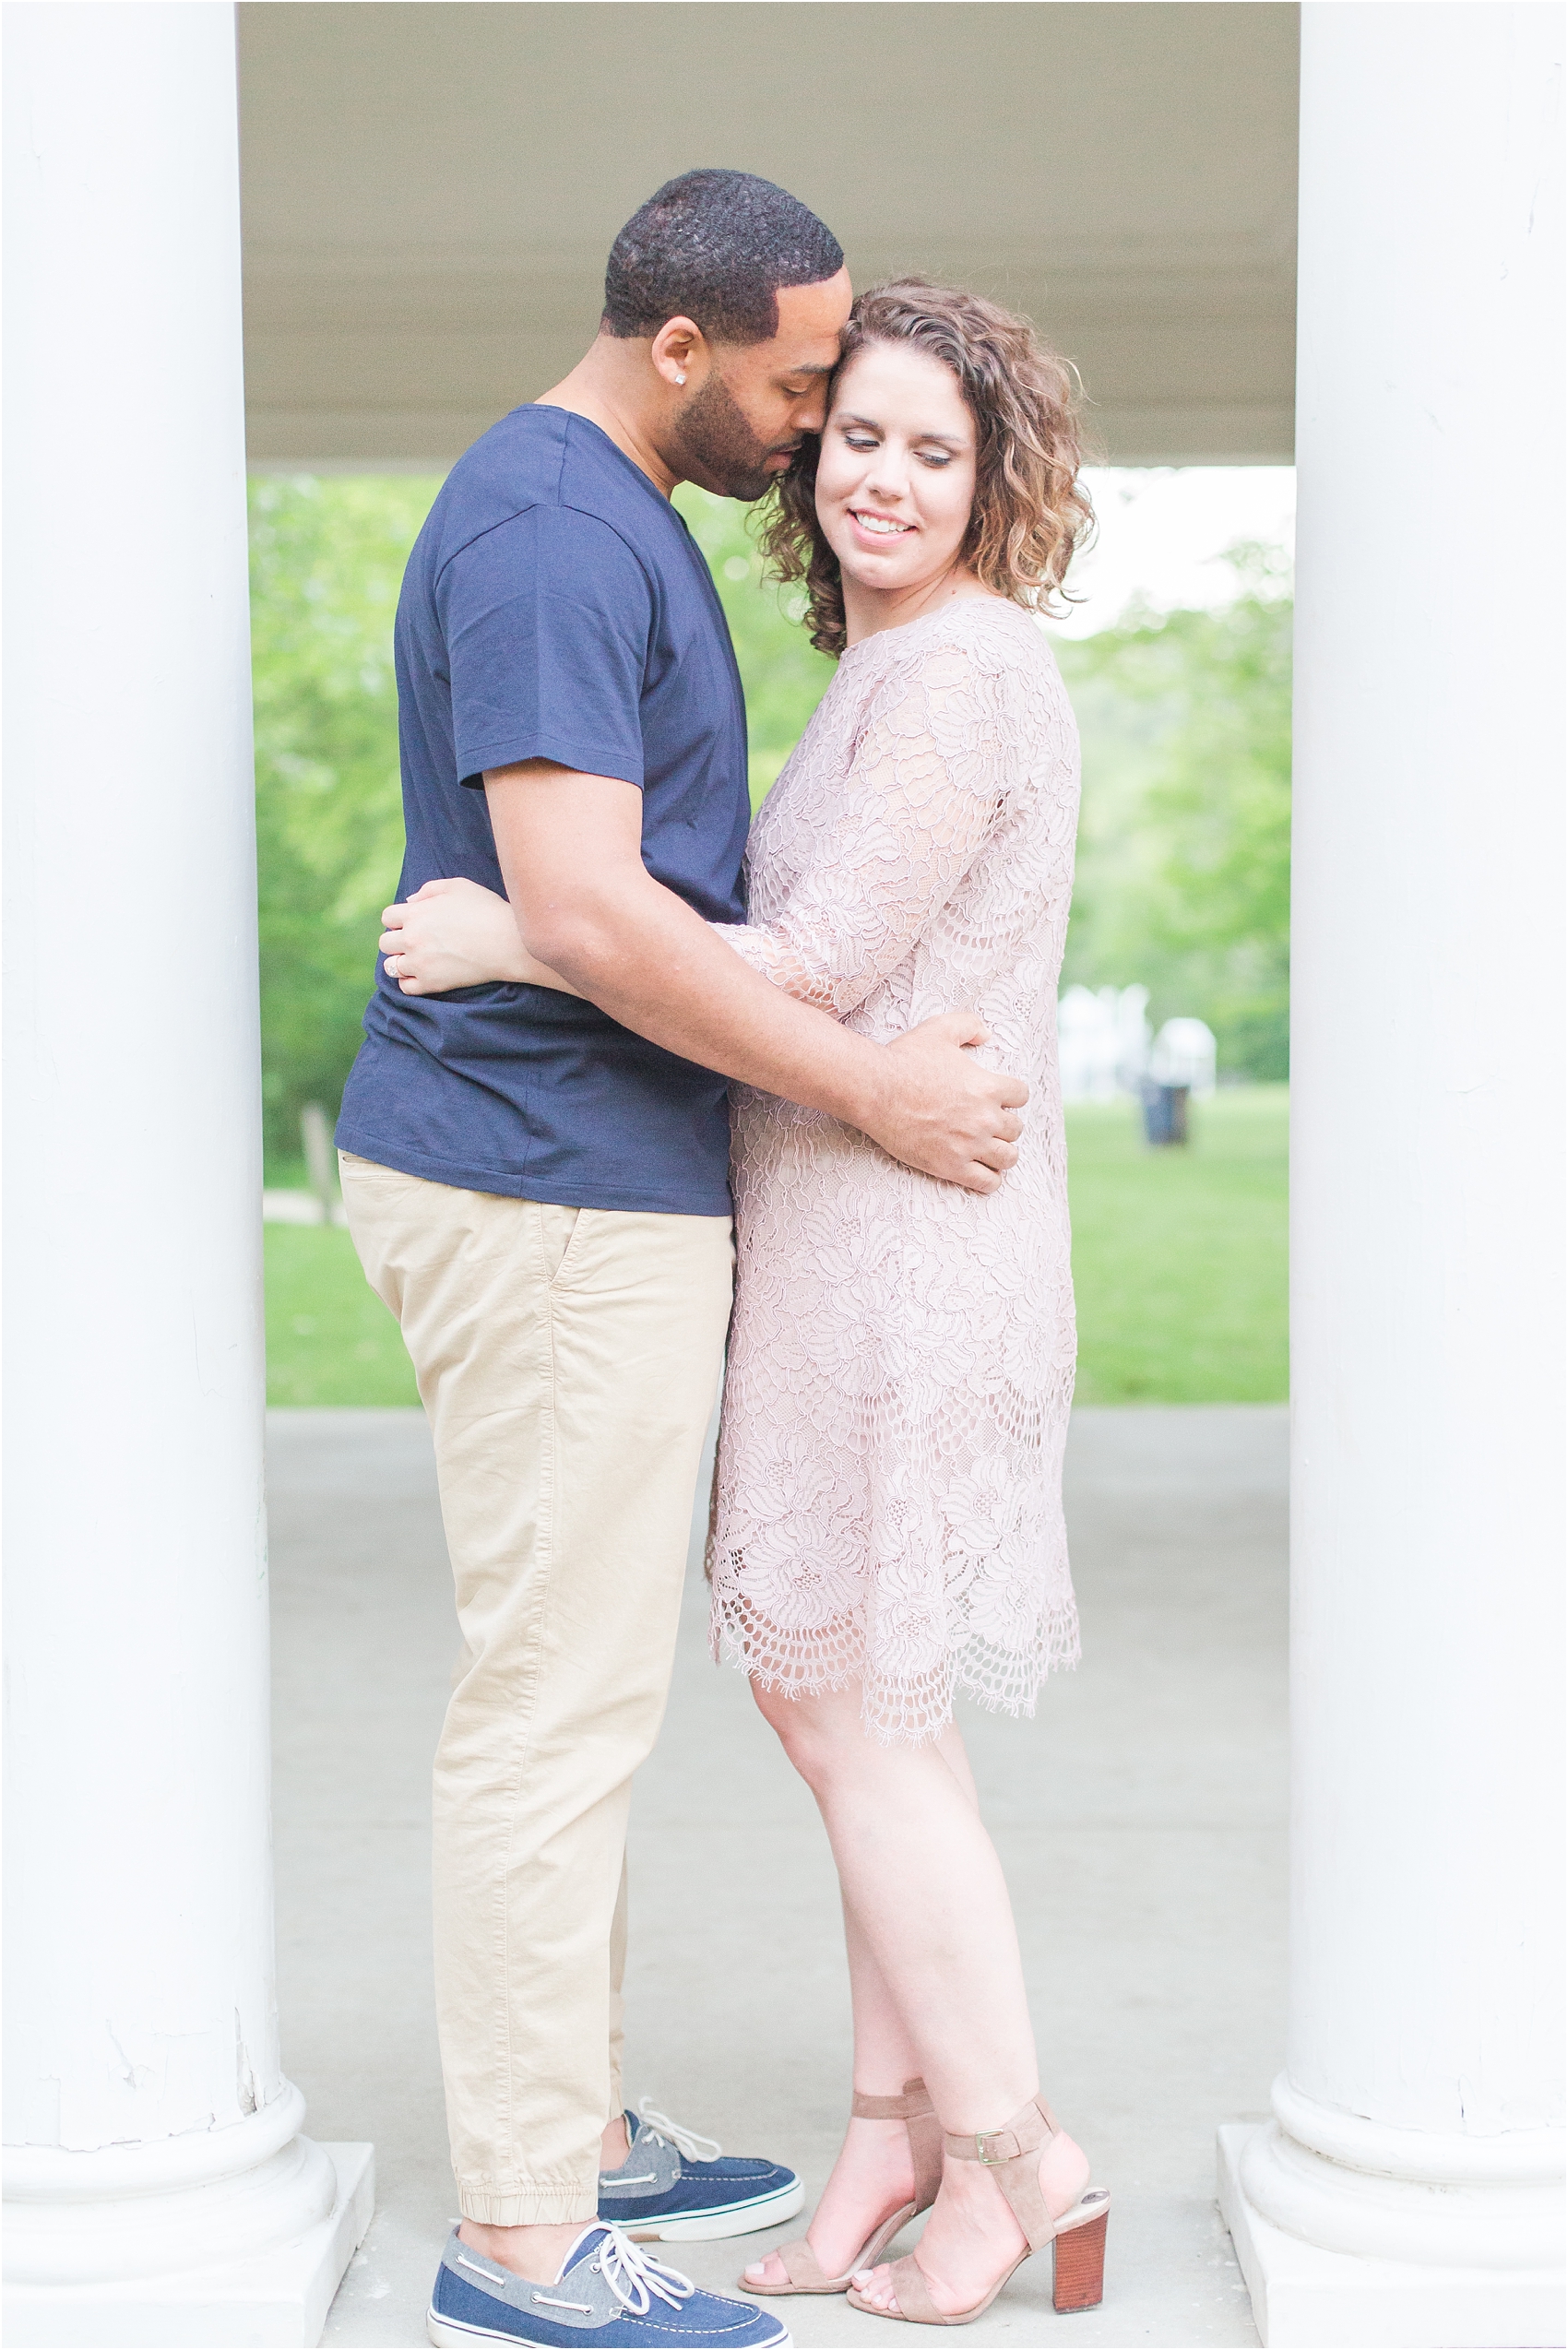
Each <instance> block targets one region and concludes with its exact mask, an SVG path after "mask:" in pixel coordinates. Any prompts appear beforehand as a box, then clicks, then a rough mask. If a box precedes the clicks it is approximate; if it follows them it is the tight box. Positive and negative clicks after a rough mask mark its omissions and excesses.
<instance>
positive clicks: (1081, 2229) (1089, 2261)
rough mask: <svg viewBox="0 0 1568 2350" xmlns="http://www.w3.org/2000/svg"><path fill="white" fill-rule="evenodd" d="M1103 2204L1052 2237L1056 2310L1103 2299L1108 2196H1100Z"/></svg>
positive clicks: (1092, 2305)
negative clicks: (1096, 2211) (1096, 2212)
mask: <svg viewBox="0 0 1568 2350" xmlns="http://www.w3.org/2000/svg"><path fill="white" fill-rule="evenodd" d="M1085 2200H1086V2201H1088V2200H1090V2199H1088V2198H1086V2199H1085ZM1104 2206H1105V2207H1104V2209H1102V2210H1101V2211H1100V2212H1099V2215H1098V2216H1097V2217H1096V2218H1094V2219H1086V2220H1080V2221H1079V2223H1078V2225H1076V2227H1069V2228H1064V2229H1063V2232H1062V2233H1061V2235H1059V2236H1057V2237H1054V2238H1053V2239H1052V2250H1053V2252H1054V2254H1055V2270H1056V2273H1055V2278H1054V2281H1053V2284H1052V2288H1051V2306H1052V2307H1053V2308H1056V2309H1059V2310H1062V2311H1066V2310H1068V2309H1098V2308H1099V2305H1100V2303H1101V2302H1102V2301H1103V2300H1104V2298H1105V2230H1106V2226H1107V2225H1108V2223H1109V2221H1110V2218H1111V2207H1110V2197H1109V2196H1107V2197H1106V2198H1105V2199H1104Z"/></svg>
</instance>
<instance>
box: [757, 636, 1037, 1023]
mask: <svg viewBox="0 0 1568 2350" xmlns="http://www.w3.org/2000/svg"><path fill="white" fill-rule="evenodd" d="M1013 698H1014V697H1013V695H1012V694H1011V693H1010V691H1009V683H1008V680H1007V677H1006V676H1005V674H1004V673H997V672H995V671H991V672H988V671H983V670H980V669H979V668H978V667H977V666H976V664H975V662H974V659H973V658H972V656H971V655H970V654H968V652H965V651H963V650H959V649H955V650H952V651H947V652H944V653H940V654H937V655H935V656H933V657H932V658H931V659H928V660H925V661H923V662H921V665H920V667H919V668H918V669H917V670H915V671H910V672H903V673H899V674H897V675H896V676H895V677H893V678H891V679H890V680H889V681H888V682H887V683H886V684H885V686H884V687H883V688H882V690H881V691H880V693H878V694H876V695H875V697H874V698H873V701H872V704H871V706H870V708H869V709H868V711H867V714H866V720H865V723H864V726H863V727H862V730H861V734H860V736H859V738H858V740H857V742H856V745H855V752H854V756H853V759H852V761H851V764H850V766H849V773H848V775H847V776H846V777H845V778H844V785H843V792H842V797H841V800H840V801H839V804H838V809H837V814H836V816H835V817H834V819H833V820H832V821H831V823H829V824H827V825H822V826H820V827H818V828H816V829H815V831H814V837H812V838H811V839H810V840H809V841H805V842H801V843H799V844H796V850H797V854H796V859H795V860H794V861H796V863H797V865H798V869H799V878H798V879H797V880H796V882H795V883H794V884H793V885H792V886H791V888H790V892H789V895H788V897H787V899H786V902H785V904H784V906H783V908H782V909H781V910H780V912H779V913H778V916H777V918H776V919H775V920H772V921H769V922H766V923H747V924H745V925H744V926H742V925H740V924H733V923H716V924H715V925H714V927H715V928H716V929H717V930H718V932H719V936H720V937H721V938H722V939H724V940H726V941H727V942H728V944H730V945H731V946H732V947H733V948H734V949H735V951H736V953H737V954H739V955H744V957H745V959H746V961H747V962H748V963H750V964H752V965H753V967H754V968H755V969H756V970H758V971H760V972H761V973H762V975H763V977H764V978H765V979H771V980H772V981H773V984H774V985H775V987H779V988H782V989H783V990H784V991H786V993H788V994H790V995H794V996H799V997H800V998H801V1000H802V1002H803V1003H811V1004H814V1005H815V1006H816V1007H817V1009H818V1010H819V1011H824V1012H831V1013H832V1014H834V1015H835V1016H836V1017H837V1018H840V1019H841V1018H843V1016H844V1015H846V1014H847V1013H849V1012H852V1011H854V1010H855V1008H856V1006H857V1005H859V1004H861V1003H863V1002H864V1001H865V999H866V997H867V996H868V995H870V994H871V992H872V991H873V988H875V987H877V986H878V985H879V984H880V983H881V982H882V980H884V979H886V978H887V977H888V976H889V974H890V973H892V972H893V971H896V970H897V967H898V966H899V964H900V963H901V962H902V961H903V960H904V958H905V956H906V955H908V954H909V950H910V948H911V947H912V946H913V945H914V944H916V942H917V941H918V940H919V939H920V937H921V934H922V932H924V931H925V930H926V929H927V928H928V927H929V925H930V924H931V922H932V920H933V919H934V917H935V916H936V915H937V914H938V913H939V912H940V910H941V908H943V907H944V905H945V904H946V902H947V900H948V899H949V898H950V897H951V896H952V895H953V892H954V890H955V889H956V887H957V885H958V884H959V883H960V882H961V881H962V880H963V878H964V875H965V874H966V873H967V872H968V870H969V867H970V866H971V865H972V864H973V863H974V861H975V859H976V857H977V856H978V855H979V854H980V849H982V848H983V846H984V845H985V842H986V840H987V838H988V837H989V836H990V834H991V832H992V828H993V827H994V825H995V824H996V821H997V818H998V816H999V815H1000V813H1001V812H1002V809H1003V806H1004V801H1005V799H1006V796H1007V791H1008V787H1009V773H1010V771H1016V761H1015V760H1014V759H1013V758H1012V757H1011V756H1010V755H1009V754H1010V753H1011V752H1012V751H1013V750H1014V749H1015V747H1016V722H1015V719H1014V713H1013V709H1012V702H1013Z"/></svg>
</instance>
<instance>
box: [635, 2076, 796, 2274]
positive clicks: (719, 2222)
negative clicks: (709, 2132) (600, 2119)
mask: <svg viewBox="0 0 1568 2350" xmlns="http://www.w3.org/2000/svg"><path fill="white" fill-rule="evenodd" d="M626 2135H627V2137H628V2138H629V2139H630V2140H631V2152H630V2153H629V2154H628V2155H627V2156H626V2159H625V2161H624V2163H623V2164H622V2165H621V2167H620V2169H619V2170H601V2171H600V2174H599V2216H600V2219H603V2220H609V2221H612V2223H613V2225H615V2226H616V2227H619V2228H622V2229H624V2232H625V2233H626V2235H628V2236H629V2237H631V2238H632V2239H633V2241H634V2242H635V2243H638V2244H675V2243H679V2242H681V2241H682V2240H683V2239H684V2240H685V2241H686V2242H688V2243H699V2244H712V2243H717V2242H718V2241H719V2238H720V2237H725V2236H750V2235H751V2234H752V2233H753V2232H754V2229H756V2228H759V2227H774V2226H777V2225H778V2223H779V2222H780V2221H782V2220H787V2219H793V2218H794V2216H795V2214H796V2213H797V2212H798V2211H799V2210H800V2209H801V2208H802V2205H803V2203H804V2202H805V2200H806V2190H805V2189H804V2188H803V2187H802V2184H801V2182H800V2180H799V2179H798V2178H796V2176H795V2174H794V2172H793V2171H792V2170H786V2169H785V2168H784V2166H783V2165H782V2164H781V2163H765V2162H754V2161H749V2160H747V2159H746V2158H745V2157H744V2156H743V2155H739V2154H731V2155H729V2156H726V2154H725V2153H724V2149H723V2148H722V2147H721V2146H720V2145H719V2141H718V2140H717V2139H716V2138H699V2137H698V2136H697V2134H696V2132H695V2130H683V2129H681V2128H680V2127H679V2125H678V2124H677V2123H675V2122H673V2121H671V2119H670V2117H669V2115H668V2114H663V2113H659V2111H658V2110H657V2109H656V2108H655V2107H652V2106H645V2107H643V2110H642V2112H641V2114H640V2115H638V2114H635V2113H628V2114H627V2116H626ZM705 2154H706V2158H705Z"/></svg>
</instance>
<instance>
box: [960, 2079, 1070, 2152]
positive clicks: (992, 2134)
mask: <svg viewBox="0 0 1568 2350" xmlns="http://www.w3.org/2000/svg"><path fill="white" fill-rule="evenodd" d="M1061 2126H1062V2125H1061V2123H1060V2122H1059V2121H1058V2120H1057V2119H1056V2116H1055V2115H1054V2114H1053V2113H1052V2112H1051V2107H1049V2106H1048V2105H1047V2104H1046V2102H1045V2099H1044V2098H1043V2097H1031V2098H1030V2099H1029V2102H1028V2105H1027V2106H1023V2107H1020V2108H1019V2110H1018V2111H1017V2112H1016V2114H1015V2115H1014V2116H1013V2119H1012V2120H1011V2121H1010V2122H1009V2123H1008V2124H1007V2127H1006V2129H1005V2130H977V2131H976V2132H975V2134H974V2136H973V2137H972V2138H956V2137H954V2136H953V2135H952V2133H951V2132H948V2133H947V2134H946V2135H945V2136H944V2138H943V2141H942V2143H943V2146H944V2150H945V2152H946V2153H947V2154H950V2155H951V2156H952V2157H953V2160H954V2161H955V2162H960V2163H984V2164H986V2165H987V2166H989V2167H990V2168H992V2169H995V2168H997V2167H998V2166H1000V2165H1001V2164H1003V2163H1010V2162H1016V2161H1017V2159H1018V2157H1019V2155H1020V2154H1034V2153H1036V2152H1037V2151H1038V2149H1039V2147H1041V2146H1043V2145H1044V2144H1045V2142H1046V2141H1047V2139H1048V2138H1054V2137H1055V2135H1056V2132H1057V2130H1059V2129H1060V2128H1061Z"/></svg>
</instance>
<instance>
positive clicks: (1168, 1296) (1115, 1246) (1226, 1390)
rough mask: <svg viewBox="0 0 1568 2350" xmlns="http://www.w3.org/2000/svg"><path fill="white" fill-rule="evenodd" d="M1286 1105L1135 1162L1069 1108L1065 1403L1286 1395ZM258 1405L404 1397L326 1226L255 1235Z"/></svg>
mask: <svg viewBox="0 0 1568 2350" xmlns="http://www.w3.org/2000/svg"><path fill="white" fill-rule="evenodd" d="M1287 1099H1288V1097H1287V1092H1286V1088H1285V1087H1284V1086H1238V1087H1237V1088H1236V1090H1235V1091H1233V1092H1225V1093H1219V1094H1216V1095H1215V1096H1214V1097H1213V1098H1212V1099H1211V1100H1209V1101H1206V1102H1197V1103H1195V1104H1194V1108H1193V1113H1192V1133H1193V1139H1192V1142H1191V1143H1190V1144H1189V1145H1188V1147H1187V1148H1186V1149H1185V1150H1168V1151H1151V1150H1146V1149H1145V1148H1144V1145H1143V1143H1142V1140H1141V1138H1140V1131H1139V1126H1138V1121H1137V1115H1136V1112H1135V1111H1134V1109H1133V1107H1132V1105H1131V1104H1130V1103H1128V1102H1112V1103H1108V1104H1106V1105H1105V1106H1104V1107H1103V1108H1101V1107H1100V1106H1099V1104H1095V1105H1092V1106H1091V1105H1083V1106H1080V1107H1079V1108H1076V1109H1074V1110H1069V1111H1068V1113H1067V1149H1068V1167H1069V1177H1070V1181H1071V1185H1072V1195H1073V1276H1074V1281H1075V1286H1076V1289H1077V1296H1078V1400H1079V1402H1080V1403H1085V1404H1208V1403H1271V1402H1273V1401H1275V1400H1276V1399H1277V1398H1278V1397H1282V1396H1283V1395H1285V1392H1286V1358H1285V1139H1286V1125H1287ZM290 1171H292V1170H290ZM301 1171H302V1173H303V1170H301ZM277 1172H278V1173H279V1174H282V1173H283V1172H284V1170H283V1169H278V1170H277ZM267 1401H268V1403H271V1404H414V1403H417V1402H418V1401H419V1397H418V1395H417V1394H416V1393H415V1389H414V1375H413V1371H412V1370H411V1369H410V1364H409V1359H408V1356H407V1355H406V1354H405V1353H404V1351H403V1341H402V1339H401V1337H400V1336H399V1335H398V1325H397V1323H395V1322H394V1321H393V1319H392V1317H391V1315H390V1314H389V1313H388V1312H387V1311H386V1307H385V1306H384V1305H383V1304H382V1302H381V1300H380V1299H379V1298H378V1297H376V1296H375V1294H374V1291H373V1290H372V1289H371V1288H370V1287H369V1286H368V1284H367V1283H366V1281H365V1278H364V1276H363V1274H362V1272H361V1271H360V1265H359V1259H358V1258H357V1257H356V1256H355V1254H354V1250H353V1243H352V1241H351V1240H350V1238H349V1236H348V1234H347V1232H345V1231H343V1230H342V1229H341V1228H338V1227H327V1226H324V1225H319V1224H269V1225H268V1226H267Z"/></svg>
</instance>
